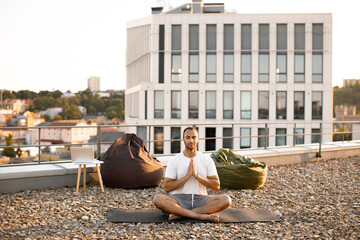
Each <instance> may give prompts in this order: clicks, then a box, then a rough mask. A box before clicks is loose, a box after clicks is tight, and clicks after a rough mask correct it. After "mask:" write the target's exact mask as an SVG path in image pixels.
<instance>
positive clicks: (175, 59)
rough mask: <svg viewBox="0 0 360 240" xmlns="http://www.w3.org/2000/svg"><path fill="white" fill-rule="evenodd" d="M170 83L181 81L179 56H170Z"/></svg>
mask: <svg viewBox="0 0 360 240" xmlns="http://www.w3.org/2000/svg"><path fill="white" fill-rule="evenodd" d="M171 81H172V82H180V81H181V55H180V54H172V55H171Z"/></svg>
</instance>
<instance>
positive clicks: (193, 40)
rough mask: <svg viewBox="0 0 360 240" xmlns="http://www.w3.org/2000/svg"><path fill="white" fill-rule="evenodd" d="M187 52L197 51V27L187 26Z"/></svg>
mask: <svg viewBox="0 0 360 240" xmlns="http://www.w3.org/2000/svg"><path fill="white" fill-rule="evenodd" d="M189 50H190V51H199V25H190V26H189Z"/></svg>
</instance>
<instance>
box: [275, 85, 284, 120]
mask: <svg viewBox="0 0 360 240" xmlns="http://www.w3.org/2000/svg"><path fill="white" fill-rule="evenodd" d="M276 119H280V120H284V119H286V92H285V91H278V92H276Z"/></svg>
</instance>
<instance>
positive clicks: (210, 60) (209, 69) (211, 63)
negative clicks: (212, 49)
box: [206, 53, 216, 82]
mask: <svg viewBox="0 0 360 240" xmlns="http://www.w3.org/2000/svg"><path fill="white" fill-rule="evenodd" d="M206 82H216V54H215V53H208V54H206Z"/></svg>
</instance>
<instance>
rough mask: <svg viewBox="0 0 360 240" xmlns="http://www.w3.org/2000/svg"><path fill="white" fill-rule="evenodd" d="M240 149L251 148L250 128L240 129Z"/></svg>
mask: <svg viewBox="0 0 360 240" xmlns="http://www.w3.org/2000/svg"><path fill="white" fill-rule="evenodd" d="M240 136H241V138H240V148H250V147H251V138H250V136H251V128H240Z"/></svg>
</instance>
